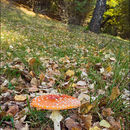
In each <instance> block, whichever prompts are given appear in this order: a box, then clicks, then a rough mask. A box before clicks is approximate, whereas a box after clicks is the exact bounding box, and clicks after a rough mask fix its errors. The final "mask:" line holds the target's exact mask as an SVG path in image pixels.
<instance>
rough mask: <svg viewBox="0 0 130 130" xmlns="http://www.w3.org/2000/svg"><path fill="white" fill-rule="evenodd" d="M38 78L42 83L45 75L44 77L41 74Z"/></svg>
mask: <svg viewBox="0 0 130 130" xmlns="http://www.w3.org/2000/svg"><path fill="white" fill-rule="evenodd" d="M39 78H40V81H41V82H42V81H43V80H44V79H45V75H44V74H43V73H41V74H40V75H39Z"/></svg>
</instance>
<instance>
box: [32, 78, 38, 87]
mask: <svg viewBox="0 0 130 130" xmlns="http://www.w3.org/2000/svg"><path fill="white" fill-rule="evenodd" d="M30 84H31V86H36V87H37V86H38V80H37V79H36V78H32V80H31V82H30Z"/></svg>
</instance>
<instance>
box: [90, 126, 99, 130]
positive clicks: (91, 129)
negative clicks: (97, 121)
mask: <svg viewBox="0 0 130 130" xmlns="http://www.w3.org/2000/svg"><path fill="white" fill-rule="evenodd" d="M89 130H101V129H100V128H99V127H97V126H94V127H92V128H90V129H89Z"/></svg>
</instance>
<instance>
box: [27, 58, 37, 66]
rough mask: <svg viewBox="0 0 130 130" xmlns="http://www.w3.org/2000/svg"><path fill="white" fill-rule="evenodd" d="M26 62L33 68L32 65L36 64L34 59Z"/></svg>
mask: <svg viewBox="0 0 130 130" xmlns="http://www.w3.org/2000/svg"><path fill="white" fill-rule="evenodd" d="M28 62H29V65H31V66H33V65H34V63H35V62H36V59H35V58H31V59H30V60H29V61H28Z"/></svg>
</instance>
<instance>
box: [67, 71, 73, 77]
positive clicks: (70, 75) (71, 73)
mask: <svg viewBox="0 0 130 130" xmlns="http://www.w3.org/2000/svg"><path fill="white" fill-rule="evenodd" d="M66 76H69V77H72V76H74V71H73V70H68V71H67V72H66Z"/></svg>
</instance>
